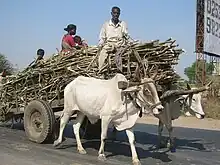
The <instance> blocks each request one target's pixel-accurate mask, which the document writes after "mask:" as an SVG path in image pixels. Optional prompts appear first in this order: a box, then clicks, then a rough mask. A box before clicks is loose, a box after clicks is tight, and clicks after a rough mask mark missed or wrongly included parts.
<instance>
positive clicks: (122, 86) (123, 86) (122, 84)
mask: <svg viewBox="0 0 220 165" xmlns="http://www.w3.org/2000/svg"><path fill="white" fill-rule="evenodd" d="M147 83H154V81H152V80H150V81H145V82H142V83H140V82H132V81H130V82H126V81H119V82H118V88H119V89H122V90H125V89H126V88H128V87H133V86H139V85H144V84H147Z"/></svg>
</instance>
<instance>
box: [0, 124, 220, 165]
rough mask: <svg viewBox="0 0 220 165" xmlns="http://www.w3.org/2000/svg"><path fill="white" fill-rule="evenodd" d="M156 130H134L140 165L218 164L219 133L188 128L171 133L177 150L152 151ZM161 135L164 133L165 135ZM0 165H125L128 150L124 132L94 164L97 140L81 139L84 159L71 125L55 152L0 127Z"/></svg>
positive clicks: (143, 127)
mask: <svg viewBox="0 0 220 165" xmlns="http://www.w3.org/2000/svg"><path fill="white" fill-rule="evenodd" d="M156 134H157V127H156V126H155V125H147V124H141V123H138V124H137V125H136V127H135V135H136V147H137V151H138V154H139V158H140V160H141V163H142V164H144V165H145V164H146V165H147V164H158V165H159V164H174V165H181V164H182V165H217V164H220V140H219V138H220V131H216V130H202V129H191V128H180V127H176V128H175V129H174V135H175V136H176V145H177V149H176V152H175V153H170V152H168V151H167V149H160V150H157V149H155V145H156V144H157V136H156ZM165 135H167V132H166V131H165ZM0 136H1V137H0V165H21V164H22V165H95V164H96V165H102V164H105V165H129V164H131V154H130V146H129V145H128V143H127V137H126V134H125V133H124V132H120V133H119V134H117V141H116V142H111V141H107V144H106V148H105V150H106V155H107V159H108V160H107V161H106V162H100V161H98V160H97V153H98V148H99V140H85V139H83V146H84V147H85V149H86V150H87V155H80V154H78V153H77V151H76V143H75V139H74V136H73V132H72V127H71V125H68V126H67V127H66V129H65V136H66V137H67V140H66V141H64V142H63V144H62V145H61V146H60V147H59V148H54V147H53V146H52V144H35V143H32V142H30V141H28V140H27V139H26V136H25V132H24V131H23V130H22V126H21V125H16V126H15V128H14V129H10V128H7V127H3V126H1V127H0Z"/></svg>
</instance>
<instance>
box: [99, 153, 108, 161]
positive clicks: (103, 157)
mask: <svg viewBox="0 0 220 165" xmlns="http://www.w3.org/2000/svg"><path fill="white" fill-rule="evenodd" d="M98 160H100V161H106V160H107V159H106V157H105V154H99V156H98Z"/></svg>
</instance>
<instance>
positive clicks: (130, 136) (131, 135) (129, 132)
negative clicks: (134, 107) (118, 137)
mask: <svg viewBox="0 0 220 165" xmlns="http://www.w3.org/2000/svg"><path fill="white" fill-rule="evenodd" d="M126 134H127V136H128V140H129V143H130V147H131V154H132V161H133V164H134V165H140V164H141V163H140V161H139V159H138V156H137V152H136V149H135V145H134V143H135V137H134V132H133V130H132V129H127V130H126Z"/></svg>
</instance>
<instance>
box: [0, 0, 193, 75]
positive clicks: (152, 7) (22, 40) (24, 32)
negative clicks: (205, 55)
mask: <svg viewBox="0 0 220 165" xmlns="http://www.w3.org/2000/svg"><path fill="white" fill-rule="evenodd" d="M112 6H118V7H120V8H121V15H120V19H121V20H124V21H126V23H127V25H128V30H129V33H130V35H131V37H132V38H134V39H137V40H141V41H150V40H156V39H159V40H161V41H165V40H166V39H168V38H170V37H172V38H173V39H175V40H176V43H177V44H179V47H180V48H182V49H184V50H185V51H186V52H185V53H183V54H182V55H181V57H180V61H179V64H178V65H177V66H176V67H175V68H176V71H177V73H179V74H180V75H181V76H183V77H184V68H185V67H188V66H190V65H191V63H192V62H194V61H195V59H196V55H195V53H194V50H195V31H196V19H195V18H196V1H195V0H169V1H164V0H137V1H131V0H127V1H125V0H105V1H101V0H78V1H76V0H62V1H61V0H60V1H58V0H47V1H45V0H38V1H34V0H17V1H13V0H1V1H0V22H1V23H0V53H3V54H4V55H6V56H7V59H8V60H9V61H11V62H12V63H13V64H14V65H17V66H18V68H19V69H22V68H24V67H26V66H27V65H28V64H29V63H31V62H32V61H33V59H34V57H35V55H36V50H37V49H39V48H43V49H44V50H45V56H50V55H52V54H53V53H56V48H58V49H61V47H60V43H61V39H62V36H63V35H64V34H65V31H64V30H63V29H64V28H65V27H66V26H67V25H68V24H70V23H73V24H76V25H77V34H78V35H80V36H81V37H83V38H84V39H86V40H87V42H88V44H89V45H96V44H97V43H98V36H99V32H100V29H101V26H102V24H103V23H104V22H105V21H107V20H109V19H110V18H111V15H110V11H111V8H112ZM184 78H185V77H184Z"/></svg>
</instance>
